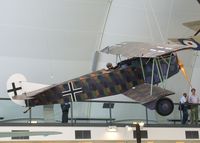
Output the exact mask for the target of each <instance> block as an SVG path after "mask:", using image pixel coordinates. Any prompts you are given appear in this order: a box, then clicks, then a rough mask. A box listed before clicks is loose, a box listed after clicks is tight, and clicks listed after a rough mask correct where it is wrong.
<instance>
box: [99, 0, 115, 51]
mask: <svg viewBox="0 0 200 143" xmlns="http://www.w3.org/2000/svg"><path fill="white" fill-rule="evenodd" d="M112 2H113V0H109V2H108V3H109V6H108V11H107V14H106V19H105V22H104V24H103V29H102V32H101V37H100V41H99V46H98V49H99V50H100V49H101V45H102V41H103V36H104V33H105V28H106V24H107V21H108V16H109V14H110V9H111V5H112Z"/></svg>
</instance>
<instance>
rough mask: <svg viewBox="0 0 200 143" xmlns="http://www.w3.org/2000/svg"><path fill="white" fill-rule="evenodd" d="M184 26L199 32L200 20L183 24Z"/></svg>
mask: <svg viewBox="0 0 200 143" xmlns="http://www.w3.org/2000/svg"><path fill="white" fill-rule="evenodd" d="M183 25H184V26H186V27H188V28H190V29H192V30H194V31H198V30H199V29H200V20H198V21H191V22H185V23H183Z"/></svg>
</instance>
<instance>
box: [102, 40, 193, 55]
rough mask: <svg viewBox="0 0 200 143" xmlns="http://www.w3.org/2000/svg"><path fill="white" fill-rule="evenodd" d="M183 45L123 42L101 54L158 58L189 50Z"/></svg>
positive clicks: (105, 49) (107, 48)
mask: <svg viewBox="0 0 200 143" xmlns="http://www.w3.org/2000/svg"><path fill="white" fill-rule="evenodd" d="M188 48H190V47H187V46H185V45H181V44H157V43H144V42H122V43H120V44H117V45H113V46H108V47H106V48H104V49H102V50H101V52H104V53H107V54H113V55H122V56H124V57H127V58H132V57H157V56H161V55H164V54H167V53H170V52H175V51H179V50H183V49H188Z"/></svg>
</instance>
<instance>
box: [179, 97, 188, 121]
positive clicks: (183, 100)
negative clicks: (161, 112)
mask: <svg viewBox="0 0 200 143" xmlns="http://www.w3.org/2000/svg"><path fill="white" fill-rule="evenodd" d="M187 98H188V97H187V94H186V93H183V95H182V96H181V99H180V108H181V111H182V119H181V123H182V124H186V122H187V120H188V104H187Z"/></svg>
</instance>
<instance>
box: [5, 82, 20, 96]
mask: <svg viewBox="0 0 200 143" xmlns="http://www.w3.org/2000/svg"><path fill="white" fill-rule="evenodd" d="M21 89H22V87H16V86H15V83H14V82H12V89H9V90H7V92H8V93H9V92H14V96H17V90H21Z"/></svg>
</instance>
